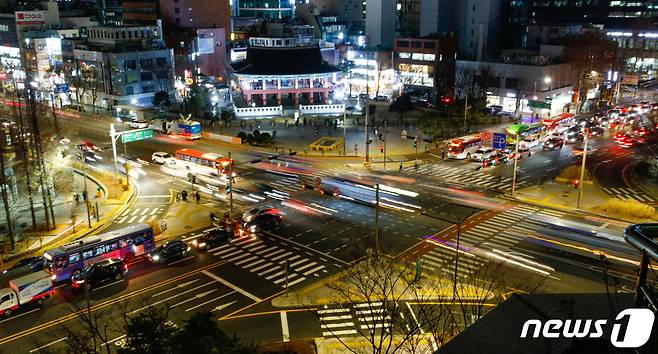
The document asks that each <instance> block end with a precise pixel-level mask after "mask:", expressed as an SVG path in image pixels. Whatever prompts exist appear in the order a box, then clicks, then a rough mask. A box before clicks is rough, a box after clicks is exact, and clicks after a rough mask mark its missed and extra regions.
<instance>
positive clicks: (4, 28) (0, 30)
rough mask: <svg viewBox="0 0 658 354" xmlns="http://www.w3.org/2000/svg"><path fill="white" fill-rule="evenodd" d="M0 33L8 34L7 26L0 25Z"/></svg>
mask: <svg viewBox="0 0 658 354" xmlns="http://www.w3.org/2000/svg"><path fill="white" fill-rule="evenodd" d="M0 32H9V25H0Z"/></svg>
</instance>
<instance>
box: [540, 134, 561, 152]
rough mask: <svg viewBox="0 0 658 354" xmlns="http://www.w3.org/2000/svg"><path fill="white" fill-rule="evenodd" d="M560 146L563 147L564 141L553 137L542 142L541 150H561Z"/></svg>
mask: <svg viewBox="0 0 658 354" xmlns="http://www.w3.org/2000/svg"><path fill="white" fill-rule="evenodd" d="M562 146H564V139H562V138H557V137H554V138H549V139H548V140H546V141H544V146H543V149H544V150H553V149H561V148H562Z"/></svg>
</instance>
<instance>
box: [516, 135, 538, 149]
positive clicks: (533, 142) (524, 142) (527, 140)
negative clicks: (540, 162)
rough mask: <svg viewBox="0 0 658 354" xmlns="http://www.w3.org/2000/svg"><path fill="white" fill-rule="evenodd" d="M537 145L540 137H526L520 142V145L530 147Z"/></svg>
mask: <svg viewBox="0 0 658 354" xmlns="http://www.w3.org/2000/svg"><path fill="white" fill-rule="evenodd" d="M537 145H539V139H535V138H525V139H523V140H522V141H521V143H520V144H519V146H523V147H525V148H528V149H531V148H533V147H535V146H537Z"/></svg>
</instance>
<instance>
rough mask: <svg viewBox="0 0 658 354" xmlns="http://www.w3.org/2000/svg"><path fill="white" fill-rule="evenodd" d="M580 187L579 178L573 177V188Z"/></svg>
mask: <svg viewBox="0 0 658 354" xmlns="http://www.w3.org/2000/svg"><path fill="white" fill-rule="evenodd" d="M578 187H580V180H579V179H574V180H573V188H575V189H578Z"/></svg>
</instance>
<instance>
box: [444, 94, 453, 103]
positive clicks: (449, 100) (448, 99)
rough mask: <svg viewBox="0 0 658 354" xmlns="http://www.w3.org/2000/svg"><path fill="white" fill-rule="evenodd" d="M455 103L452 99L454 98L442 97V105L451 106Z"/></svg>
mask: <svg viewBox="0 0 658 354" xmlns="http://www.w3.org/2000/svg"><path fill="white" fill-rule="evenodd" d="M453 102H454V99H453V98H452V96H447V95H446V96H442V97H441V103H443V104H444V105H449V104H452V103H453Z"/></svg>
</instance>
